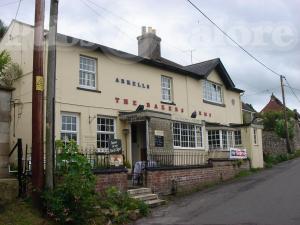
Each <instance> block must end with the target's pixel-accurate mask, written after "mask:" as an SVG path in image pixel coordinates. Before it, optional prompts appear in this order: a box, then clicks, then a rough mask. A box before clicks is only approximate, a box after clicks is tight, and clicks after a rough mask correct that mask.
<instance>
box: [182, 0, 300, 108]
mask: <svg viewBox="0 0 300 225" xmlns="http://www.w3.org/2000/svg"><path fill="white" fill-rule="evenodd" d="M186 1H187V2H188V3H190V4H191V5H192V6H193V7H194V8H195V9H196V10H197V11H198V12H199V13H201V14H202V15H203V16H204V17H205V18H206V19H207V20H208V21H209V22H210V23H212V24H213V25H214V26H215V27H216V28H217V29H218V30H219V31H220V32H221V33H222V34H223V35H225V36H226V37H227V38H228V39H229V40H231V41H232V42H233V43H234V44H235V45H237V46H238V47H239V48H240V49H241V50H242V51H243V52H245V53H246V54H247V55H248V56H249V57H251V58H252V59H253V60H255V61H256V62H257V63H259V64H260V65H261V66H263V67H264V68H265V69H267V70H268V71H270V72H271V73H273V74H275V75H276V76H278V77H283V78H284V79H285V80H286V82H287V83H288V80H287V78H286V76H283V75H282V74H280V73H278V72H276V71H275V70H274V69H272V68H271V67H269V66H267V65H266V64H265V63H264V62H262V61H261V60H259V59H258V58H257V57H255V56H254V55H253V54H252V53H250V52H249V51H248V50H246V49H245V48H244V47H243V46H241V45H240V44H239V43H238V42H237V41H236V40H234V38H232V37H231V36H230V35H229V34H227V33H226V32H225V31H224V30H223V29H222V28H221V27H220V26H219V25H218V24H216V23H215V22H214V21H213V20H212V19H211V18H210V17H209V16H207V15H206V14H205V13H204V12H203V10H201V9H200V8H199V7H198V6H197V5H195V4H194V3H193V2H192V1H191V0H186ZM288 86H289V87H290V85H289V84H288ZM292 92H293V94H294V96H295V97H296V99H297V100H298V101H299V98H298V96H297V95H296V94H295V92H294V91H293V90H292ZM299 103H300V101H299Z"/></svg>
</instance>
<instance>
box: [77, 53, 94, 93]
mask: <svg viewBox="0 0 300 225" xmlns="http://www.w3.org/2000/svg"><path fill="white" fill-rule="evenodd" d="M96 67H97V66H96V59H93V58H89V57H86V56H80V70H79V85H80V87H82V88H88V89H96Z"/></svg>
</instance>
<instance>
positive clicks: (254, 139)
mask: <svg viewBox="0 0 300 225" xmlns="http://www.w3.org/2000/svg"><path fill="white" fill-rule="evenodd" d="M253 141H254V144H255V145H257V129H256V128H253Z"/></svg>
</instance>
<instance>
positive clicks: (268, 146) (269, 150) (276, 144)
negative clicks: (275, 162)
mask: <svg viewBox="0 0 300 225" xmlns="http://www.w3.org/2000/svg"><path fill="white" fill-rule="evenodd" d="M287 110H288V111H289V112H290V113H292V112H293V114H294V121H295V126H294V138H293V139H292V140H291V148H292V150H297V149H300V123H299V113H298V112H297V110H296V109H295V110H294V111H292V110H291V109H289V108H287ZM283 111H284V105H283V103H282V102H281V101H280V100H279V99H278V98H277V97H276V96H275V95H274V94H272V95H271V97H270V101H269V102H268V103H267V104H266V106H265V107H264V108H263V109H262V110H261V112H260V113H261V114H262V115H263V114H264V113H269V112H283ZM263 152H264V154H265V155H280V154H285V153H287V146H286V140H285V139H284V138H280V137H279V136H278V135H277V134H276V133H275V132H274V131H270V130H264V131H263Z"/></svg>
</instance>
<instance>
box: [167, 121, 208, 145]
mask: <svg viewBox="0 0 300 225" xmlns="http://www.w3.org/2000/svg"><path fill="white" fill-rule="evenodd" d="M173 145H174V147H178V148H191V149H196V148H203V137H202V127H201V126H199V125H194V124H189V123H181V122H174V123H173Z"/></svg>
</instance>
